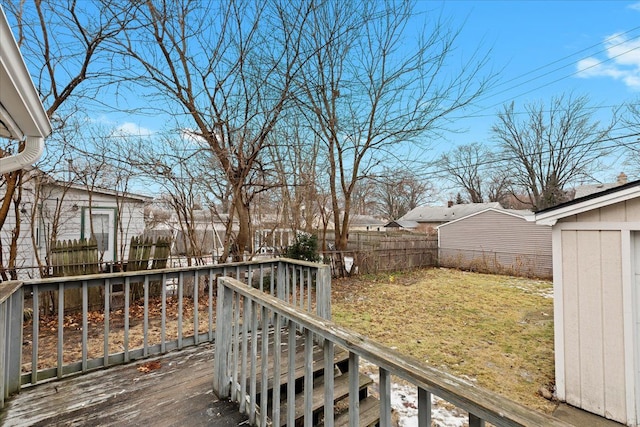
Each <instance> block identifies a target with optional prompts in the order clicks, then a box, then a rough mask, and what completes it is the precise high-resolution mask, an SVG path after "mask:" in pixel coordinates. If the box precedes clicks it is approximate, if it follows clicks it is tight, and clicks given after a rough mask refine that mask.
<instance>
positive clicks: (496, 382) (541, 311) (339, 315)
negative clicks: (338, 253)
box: [332, 269, 555, 412]
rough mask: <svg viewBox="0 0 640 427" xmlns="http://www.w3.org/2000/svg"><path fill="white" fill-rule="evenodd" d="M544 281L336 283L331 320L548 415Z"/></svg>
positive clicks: (549, 352)
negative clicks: (544, 391) (544, 393)
mask: <svg viewBox="0 0 640 427" xmlns="http://www.w3.org/2000/svg"><path fill="white" fill-rule="evenodd" d="M551 291H552V284H551V283H550V282H546V281H539V280H531V279H523V278H514V277H509V276H496V275H488V274H478V273H468V272H461V271H457V270H449V269H429V270H418V271H413V272H407V273H397V274H392V275H389V274H386V275H375V276H361V277H357V278H349V279H342V280H335V281H334V282H333V297H332V300H333V303H332V305H333V306H332V311H333V319H334V320H335V321H336V322H337V323H339V324H341V325H343V326H345V327H348V328H351V329H353V330H356V331H358V332H360V333H362V334H365V335H367V336H369V337H370V338H372V339H374V340H376V341H379V342H381V343H383V344H385V345H388V346H390V347H394V348H397V350H399V351H400V352H401V353H404V354H407V355H410V356H413V357H415V358H417V359H419V360H422V361H424V362H426V363H427V364H429V365H431V366H433V367H436V368H438V369H440V370H444V371H447V372H450V373H452V374H454V375H456V376H459V377H463V378H467V379H471V380H472V381H475V382H476V383H477V384H478V385H479V386H481V387H483V388H486V389H488V390H491V391H494V392H497V393H498V394H501V395H503V396H506V397H508V398H510V399H512V400H515V401H517V402H520V403H522V404H524V405H526V406H528V407H530V408H533V409H537V410H543V411H545V412H551V411H552V410H553V408H554V407H555V404H554V403H553V402H550V401H548V400H546V399H544V398H542V397H541V396H540V395H539V393H538V390H539V388H540V386H546V387H552V385H553V381H554V379H553V378H554V361H553V300H552V299H551V298H549V295H550V294H551Z"/></svg>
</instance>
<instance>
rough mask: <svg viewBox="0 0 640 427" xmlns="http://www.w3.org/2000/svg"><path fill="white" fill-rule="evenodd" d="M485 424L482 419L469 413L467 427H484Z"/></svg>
mask: <svg viewBox="0 0 640 427" xmlns="http://www.w3.org/2000/svg"><path fill="white" fill-rule="evenodd" d="M484 425H485V422H484V420H483V419H482V418H480V417H478V416H476V415H473V414H472V413H469V427H484Z"/></svg>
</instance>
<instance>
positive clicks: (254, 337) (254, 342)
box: [249, 301, 259, 425]
mask: <svg viewBox="0 0 640 427" xmlns="http://www.w3.org/2000/svg"><path fill="white" fill-rule="evenodd" d="M258 309H259V307H258V305H257V304H255V306H254V304H253V301H252V309H251V357H250V358H251V374H250V375H251V376H250V386H249V424H250V425H254V424H255V422H256V405H257V402H256V397H257V396H256V394H257V390H256V386H257V384H256V381H257V379H256V367H257V366H256V365H257V364H258V361H257V358H258Z"/></svg>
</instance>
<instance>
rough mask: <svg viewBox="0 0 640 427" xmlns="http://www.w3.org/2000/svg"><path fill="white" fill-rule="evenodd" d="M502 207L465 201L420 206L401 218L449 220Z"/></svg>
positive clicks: (495, 204)
mask: <svg viewBox="0 0 640 427" xmlns="http://www.w3.org/2000/svg"><path fill="white" fill-rule="evenodd" d="M491 208H493V209H502V207H501V206H500V203H498V202H492V203H465V204H460V205H453V206H451V207H447V206H419V207H417V208H415V209H413V210H411V211H409V212H408V213H407V214H406V215H404V216H403V217H402V218H400V220H401V221H416V222H418V223H420V222H449V221H453V220H455V219H458V218H462V217H465V216H468V215H471V214H473V213H477V212H480V211H483V210H487V209H491Z"/></svg>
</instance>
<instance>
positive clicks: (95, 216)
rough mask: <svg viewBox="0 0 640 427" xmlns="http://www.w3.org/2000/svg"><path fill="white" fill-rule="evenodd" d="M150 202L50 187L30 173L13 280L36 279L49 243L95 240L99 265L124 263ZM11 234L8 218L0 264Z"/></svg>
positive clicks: (142, 198) (98, 190)
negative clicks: (93, 238) (98, 254)
mask: <svg viewBox="0 0 640 427" xmlns="http://www.w3.org/2000/svg"><path fill="white" fill-rule="evenodd" d="M151 200H152V198H151V197H147V196H142V195H138V194H132V193H118V192H116V191H112V190H107V189H101V188H93V189H91V191H89V189H87V188H86V187H84V186H82V185H77V184H69V183H66V182H61V181H55V180H53V179H51V178H48V177H46V176H45V175H43V174H41V173H39V172H34V171H31V172H30V173H29V179H27V180H26V181H25V183H24V184H23V196H22V201H21V203H20V207H19V210H20V218H21V220H20V236H19V239H18V245H17V257H16V266H15V267H16V269H17V272H18V277H19V278H31V277H39V274H40V273H39V269H38V267H39V266H42V265H46V264H47V257H49V256H50V250H51V247H50V245H51V242H52V240H73V239H88V238H90V237H91V236H92V235H93V236H95V237H96V240H97V242H98V249H99V252H100V255H101V259H102V261H103V262H104V263H112V262H118V261H125V260H126V259H127V257H128V251H129V242H130V240H131V237H132V236H138V235H141V234H142V233H143V232H144V231H145V221H144V208H145V205H146V204H148V203H150V202H151ZM14 229H15V215H14V214H13V212H10V214H9V216H8V218H7V221H6V222H5V226H4V227H3V228H2V230H0V239H2V250H3V251H4V252H5V253H3V257H4V259H8V254H7V253H6V252H7V251H8V248H9V246H10V245H9V243H10V240H11V234H12V233H13V230H14Z"/></svg>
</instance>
